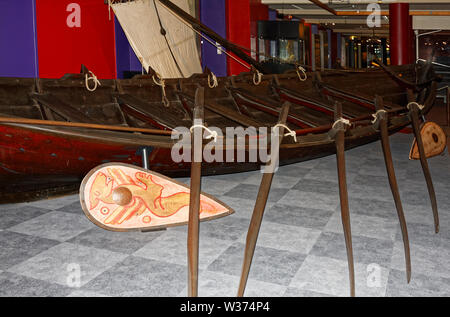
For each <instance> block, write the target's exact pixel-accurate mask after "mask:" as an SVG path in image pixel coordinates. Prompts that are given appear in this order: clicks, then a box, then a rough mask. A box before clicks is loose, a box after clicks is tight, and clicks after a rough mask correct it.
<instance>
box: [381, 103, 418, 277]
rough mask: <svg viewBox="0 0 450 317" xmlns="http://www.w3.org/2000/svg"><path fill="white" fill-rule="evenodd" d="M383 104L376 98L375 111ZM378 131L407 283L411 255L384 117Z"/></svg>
mask: <svg viewBox="0 0 450 317" xmlns="http://www.w3.org/2000/svg"><path fill="white" fill-rule="evenodd" d="M383 104H384V103H383V98H382V97H380V96H378V97H377V98H376V102H375V106H376V109H377V110H384V106H383ZM379 129H380V134H381V145H382V148H383V156H384V162H385V165H386V171H387V174H388V179H389V185H390V187H391V191H392V196H393V197H394V202H395V207H396V209H397V215H398V219H399V222H400V228H401V231H402V237H403V247H404V250H405V263H406V279H407V281H408V283H409V282H410V280H411V254H410V248H409V238H408V229H407V226H406V220H405V213H404V212H403V206H402V201H401V198H400V192H399V190H398V185H397V178H396V176H395V169H394V163H393V161H392V154H391V146H390V142H389V130H388V120H387V117H386V116H384V117H381V118H380V119H379Z"/></svg>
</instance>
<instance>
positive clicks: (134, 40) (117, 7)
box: [111, 0, 202, 78]
mask: <svg viewBox="0 0 450 317" xmlns="http://www.w3.org/2000/svg"><path fill="white" fill-rule="evenodd" d="M172 2H173V3H175V4H176V5H177V6H179V7H180V8H182V9H183V10H184V11H186V12H187V13H189V14H191V15H192V14H193V13H194V5H193V1H192V0H172ZM155 6H156V8H155ZM111 7H112V9H113V10H114V13H115V15H116V17H117V19H118V20H119V23H120V25H121V26H122V28H123V30H124V32H125V34H126V36H127V38H128V41H129V42H130V45H131V47H132V48H133V50H134V52H135V53H136V56H137V57H138V58H139V60H140V61H141V63H142V66H143V67H144V69H148V67H149V66H150V67H151V68H153V69H154V70H155V71H157V72H158V73H159V74H160V75H161V76H162V77H163V78H180V77H189V76H191V75H192V74H194V73H201V72H202V67H201V64H200V57H199V54H198V50H197V43H196V35H195V32H194V31H193V30H192V29H191V28H189V27H188V26H187V25H186V24H185V23H184V22H182V20H180V19H179V18H178V17H177V16H175V15H174V14H173V13H172V12H170V11H169V9H167V8H166V7H164V6H163V5H162V4H160V3H159V1H158V0H156V1H153V0H134V1H127V2H116V3H115V2H113V1H112V3H111ZM158 14H159V19H158ZM160 21H161V24H162V26H163V28H164V29H165V30H166V36H165V37H164V36H163V35H162V34H161V26H160ZM166 39H167V41H166Z"/></svg>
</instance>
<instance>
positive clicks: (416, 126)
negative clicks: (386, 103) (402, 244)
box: [410, 104, 439, 233]
mask: <svg viewBox="0 0 450 317" xmlns="http://www.w3.org/2000/svg"><path fill="white" fill-rule="evenodd" d="M410 116H411V122H412V126H413V131H414V135H415V137H416V142H417V148H418V149H419V155H420V164H421V165H422V170H423V174H424V176H425V181H426V182H427V187H428V193H429V195H430V201H431V207H432V209H433V217H434V227H435V231H436V233H438V232H439V212H438V207H437V200H436V193H435V191H434V186H433V180H432V178H431V173H430V169H429V167H428V162H427V157H426V154H425V149H424V146H423V140H422V135H421V134H420V121H419V112H418V108H417V105H414V104H411V110H410Z"/></svg>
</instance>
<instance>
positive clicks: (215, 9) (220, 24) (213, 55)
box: [200, 0, 227, 76]
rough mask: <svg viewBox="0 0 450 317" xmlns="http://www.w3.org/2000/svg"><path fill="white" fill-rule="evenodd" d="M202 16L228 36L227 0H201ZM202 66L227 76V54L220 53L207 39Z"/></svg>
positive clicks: (204, 45) (203, 20) (212, 26)
mask: <svg viewBox="0 0 450 317" xmlns="http://www.w3.org/2000/svg"><path fill="white" fill-rule="evenodd" d="M200 18H201V21H202V22H203V23H204V24H205V25H207V26H208V27H210V28H211V29H213V30H214V31H215V32H216V33H218V34H219V35H220V36H222V37H224V38H226V36H227V24H226V7H225V0H201V1H200ZM202 66H203V68H204V67H205V66H207V67H208V68H209V69H210V70H211V71H212V72H213V73H214V74H216V76H227V59H226V54H225V53H223V52H222V53H221V54H218V51H217V48H216V47H215V46H214V45H212V44H211V43H209V42H207V41H205V40H203V45H202Z"/></svg>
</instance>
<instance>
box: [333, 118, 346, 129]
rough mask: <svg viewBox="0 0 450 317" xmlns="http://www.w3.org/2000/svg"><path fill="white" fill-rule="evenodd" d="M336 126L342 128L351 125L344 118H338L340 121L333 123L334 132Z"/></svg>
mask: <svg viewBox="0 0 450 317" xmlns="http://www.w3.org/2000/svg"><path fill="white" fill-rule="evenodd" d="M338 124H342V125H344V126H349V125H351V123H350V120H348V119H344V118H340V119H338V120H336V121H335V122H334V123H333V126H332V129H333V130H335V129H336V126H337V125H338Z"/></svg>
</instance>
